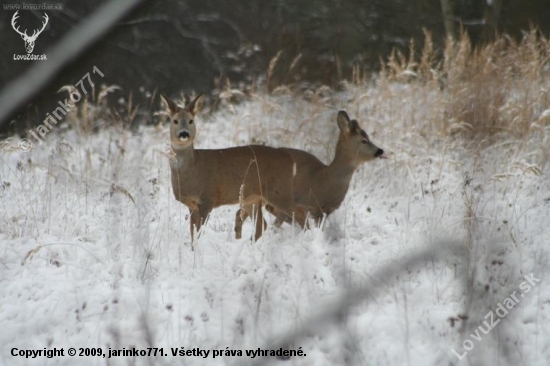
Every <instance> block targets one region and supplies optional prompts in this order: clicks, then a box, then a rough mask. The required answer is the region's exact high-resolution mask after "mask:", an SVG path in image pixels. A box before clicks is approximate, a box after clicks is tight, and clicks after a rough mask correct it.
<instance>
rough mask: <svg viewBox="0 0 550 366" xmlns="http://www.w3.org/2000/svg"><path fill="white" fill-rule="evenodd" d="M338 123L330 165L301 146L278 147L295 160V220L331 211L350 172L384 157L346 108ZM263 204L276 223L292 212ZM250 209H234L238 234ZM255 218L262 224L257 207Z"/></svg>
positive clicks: (346, 185) (343, 194) (287, 218)
mask: <svg viewBox="0 0 550 366" xmlns="http://www.w3.org/2000/svg"><path fill="white" fill-rule="evenodd" d="M337 123H338V128H339V129H340V135H339V137H338V142H337V144H336V152H335V154H334V159H333V161H332V163H330V164H329V165H325V164H323V163H322V162H321V161H320V160H319V159H317V158H316V157H315V156H313V155H311V154H310V153H307V152H305V151H302V150H298V149H289V148H281V149H280V150H284V151H285V152H287V153H288V154H289V155H290V156H291V157H292V159H293V160H294V162H295V163H296V176H295V178H294V204H295V207H294V209H293V211H294V214H295V218H296V221H297V222H298V223H299V224H300V225H301V226H302V227H303V226H304V224H305V223H306V221H307V217H308V216H309V217H311V218H312V219H313V220H314V222H315V223H316V224H318V223H319V222H320V220H321V219H322V218H323V216H324V215H330V214H331V213H332V212H333V211H334V210H336V209H337V208H338V207H339V206H340V204H341V203H342V201H343V200H344V198H345V197H346V193H347V191H348V188H349V183H350V181H351V178H352V176H353V173H354V172H355V170H357V168H358V167H359V166H360V165H361V164H362V163H364V162H367V161H370V160H373V159H375V158H385V157H386V156H385V155H384V151H383V150H382V149H380V148H379V147H377V146H376V145H375V144H373V143H372V142H371V141H370V139H369V136H368V135H367V133H366V132H365V131H364V130H363V129H361V127H360V126H359V123H358V122H357V121H356V120H350V118H349V117H348V115H347V113H346V112H344V111H340V112H338V117H337ZM254 204H255V206H256V207H260V204H261V203H260V202H259V201H257V202H254ZM265 207H266V209H267V210H268V211H269V212H270V213H272V214H274V215H275V216H276V217H277V224H278V225H280V224H281V223H282V222H283V221H284V222H289V223H291V222H292V217H291V216H288V215H286V214H285V213H284V212H281V211H280V210H278V209H277V208H276V207H273V206H270V205H269V204H267V205H266V206H265ZM251 212H252V206H244V207H242V208H241V209H239V211H238V212H237V215H236V218H235V236H236V237H237V238H240V237H241V231H242V223H243V221H244V220H245V219H246V218H247V217H248V216H249V215H250V213H251ZM257 221H262V224H263V225H265V224H264V222H263V216H262V214H261V210H258V214H257ZM256 226H258V222H256Z"/></svg>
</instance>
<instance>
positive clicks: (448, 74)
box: [380, 30, 550, 144]
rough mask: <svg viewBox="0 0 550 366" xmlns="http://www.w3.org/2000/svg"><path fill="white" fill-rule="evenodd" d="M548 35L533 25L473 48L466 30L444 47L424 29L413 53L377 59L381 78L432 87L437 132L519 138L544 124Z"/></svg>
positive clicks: (548, 104) (547, 120) (548, 100)
mask: <svg viewBox="0 0 550 366" xmlns="http://www.w3.org/2000/svg"><path fill="white" fill-rule="evenodd" d="M549 71H550V40H549V39H547V38H545V37H544V36H541V35H540V34H539V33H538V32H537V31H536V30H532V31H530V32H529V33H526V34H525V37H524V38H523V39H522V40H521V41H520V42H516V41H515V40H513V39H512V38H510V37H508V36H505V35H504V36H500V37H499V38H497V39H496V40H495V41H494V42H493V43H490V44H487V45H485V46H481V47H478V48H473V47H472V44H471V42H470V39H469V37H468V35H467V34H466V33H463V34H462V35H461V37H460V39H459V40H458V41H457V42H456V43H453V42H452V41H449V42H448V43H447V45H446V47H445V49H444V50H442V51H439V50H436V49H434V47H433V42H432V40H431V36H430V34H429V33H426V40H425V43H424V48H423V50H422V52H421V53H420V55H419V56H417V55H416V53H415V47H414V45H413V44H411V47H410V53H409V55H403V54H401V53H399V52H393V53H392V54H391V55H390V57H389V58H388V60H387V62H384V63H383V65H382V71H381V73H380V82H381V84H382V85H383V84H387V83H390V82H402V83H408V84H418V85H419V86H421V87H422V88H423V89H428V90H429V91H430V92H431V93H433V98H435V99H437V100H438V103H440V104H441V107H442V112H443V115H442V118H438V120H437V121H433V123H434V124H436V125H437V129H438V130H439V132H441V133H445V134H446V135H448V136H455V135H457V134H459V135H460V136H462V137H464V138H465V141H473V142H475V143H476V144H478V143H480V142H484V143H489V144H491V143H494V142H496V141H499V140H503V139H509V138H511V139H522V140H525V139H526V138H528V137H529V135H530V133H532V132H534V131H537V130H540V129H543V128H546V127H548V126H549V125H550V114H549V112H548V110H549V108H550V91H549V89H548V87H549V81H550V74H549Z"/></svg>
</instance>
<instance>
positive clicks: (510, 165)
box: [0, 84, 550, 365]
mask: <svg viewBox="0 0 550 366" xmlns="http://www.w3.org/2000/svg"><path fill="white" fill-rule="evenodd" d="M407 88H408V86H407V85H399V84H396V85H392V86H390V87H389V89H388V91H387V94H385V95H381V94H377V93H378V89H377V88H375V87H372V88H371V89H366V90H365V89H360V88H355V87H349V88H348V90H347V91H345V92H341V93H340V94H335V95H332V96H331V97H325V96H323V95H315V94H312V95H309V96H307V95H306V97H307V98H306V99H307V100H308V101H306V99H302V98H294V97H291V96H288V95H279V96H264V95H256V96H255V97H254V98H252V99H251V100H250V101H247V102H244V103H242V104H239V105H232V106H231V108H227V110H222V111H219V112H216V113H214V114H212V115H211V116H210V117H203V118H198V119H197V128H198V142H197V147H198V148H221V147H229V146H235V145H242V144H246V143H249V142H250V141H256V142H266V143H267V144H269V145H273V146H290V147H297V148H303V149H306V150H308V151H310V152H312V153H314V154H315V155H317V156H318V157H319V158H320V159H321V160H323V161H325V162H328V161H329V160H330V158H331V156H332V151H333V149H334V145H335V138H336V136H337V135H336V134H337V128H336V111H337V110H338V109H346V110H347V111H348V113H349V114H350V116H351V117H352V118H357V119H358V120H359V123H360V124H361V126H362V127H363V128H364V129H365V130H366V131H367V132H368V133H369V135H370V138H371V140H372V141H373V142H374V143H375V144H377V145H378V146H380V147H382V148H384V150H386V151H388V152H390V159H387V160H376V161H373V162H370V163H368V164H365V165H364V166H362V167H361V168H360V169H359V170H358V171H357V172H356V174H355V176H354V178H353V180H352V184H351V186H350V190H349V192H348V194H347V196H346V199H345V201H344V202H343V203H342V206H341V207H340V208H339V209H338V210H337V211H335V212H334V213H333V214H332V215H331V216H330V217H329V218H328V219H327V220H326V222H325V225H324V226H323V227H322V228H314V229H311V230H307V231H302V230H300V229H299V228H297V227H291V226H289V225H283V226H282V227H281V228H275V227H274V226H272V225H270V226H269V228H268V230H267V232H265V233H264V235H263V237H262V238H261V239H260V240H259V241H258V242H256V243H253V242H251V240H250V237H251V236H252V231H253V230H252V229H253V225H252V223H251V222H250V221H248V222H247V223H246V224H245V227H244V228H243V239H241V240H236V239H235V238H234V233H233V225H234V218H235V212H236V210H237V207H236V206H224V207H220V208H217V209H215V210H214V211H213V213H212V216H211V218H210V220H209V222H208V223H207V225H205V227H204V229H203V231H202V234H201V236H200V238H199V239H198V245H197V250H196V251H194V252H193V251H191V247H190V235H189V227H188V225H189V224H188V210H187V208H186V207H185V206H183V205H182V204H181V203H179V202H177V201H176V200H175V199H174V197H173V194H172V191H171V185H170V171H169V166H168V160H167V158H166V152H167V148H168V128H167V127H165V126H161V127H141V128H140V129H139V131H137V132H134V133H132V132H129V131H123V130H121V129H119V128H116V127H110V128H105V129H104V130H102V131H101V132H99V133H97V134H91V135H85V134H82V133H78V132H77V131H75V130H74V129H72V130H68V131H61V129H59V130H57V131H52V132H50V133H49V134H48V135H47V136H46V138H45V141H44V144H43V145H36V146H35V148H34V149H33V150H32V151H31V152H28V153H22V152H17V151H13V150H11V151H5V152H3V153H2V155H1V156H0V159H1V165H0V245H1V246H0V248H1V249H2V251H1V252H0V325H1V327H2V332H0V345H1V346H0V364H6V365H73V364H81V365H100V364H101V365H102V364H109V365H126V364H136V365H145V364H156V365H173V364H185V365H227V364H228V365H244V364H250V362H251V359H250V358H247V357H245V356H243V357H237V356H220V357H216V358H212V357H211V356H210V357H209V358H207V359H205V358H201V357H193V356H182V357H180V356H177V357H173V356H172V354H171V347H174V348H180V347H184V348H185V349H186V350H190V349H193V348H200V349H202V350H221V351H225V350H226V348H228V349H230V350H242V351H243V353H244V351H245V350H256V349H258V348H262V349H263V348H265V347H267V345H268V344H270V342H271V341H272V340H273V337H274V336H275V335H280V334H286V333H287V332H292V331H296V330H299V329H300V328H301V327H302V326H303V325H304V324H306V323H307V322H308V321H309V319H310V317H311V316H313V315H315V314H320V313H323V310H324V309H325V306H328V305H329V304H334V302H335V301H338V299H340V298H341V297H342V296H344V298H345V297H346V296H347V295H346V290H347V289H352V288H355V287H356V286H359V287H361V286H365V285H366V284H368V286H367V289H369V291H367V293H366V294H365V297H364V299H363V301H360V302H359V303H357V304H355V305H353V306H352V307H351V308H350V309H349V310H348V311H344V314H345V316H342V317H341V318H340V321H337V322H331V321H330V319H328V318H323V317H321V318H320V319H317V320H316V321H315V322H314V323H318V324H319V325H320V326H324V327H320V328H319V329H317V330H315V329H313V330H311V331H308V332H306V335H305V337H304V338H303V339H301V340H297V341H295V342H294V343H292V344H290V345H289V347H288V348H290V349H298V347H302V348H301V349H302V350H303V351H304V353H305V354H306V356H304V357H293V358H292V359H291V360H290V361H288V362H286V363H284V364H288V365H370V364H382V365H406V364H412V365H419V364H422V365H440V364H453V365H454V364H461V365H477V364H484V365H492V364H518V363H521V364H526V365H545V364H547V363H548V360H549V359H550V331H549V330H548V329H550V327H548V326H547V325H548V319H549V316H550V306H548V304H549V303H550V281H549V277H548V270H547V268H549V266H548V261H549V254H550V253H549V246H548V244H549V243H550V227H549V225H548V222H549V218H550V180H548V178H547V176H546V175H547V169H548V162H547V161H546V160H545V157H547V156H548V155H547V152H548V148H547V147H546V155H545V152H544V148H543V147H544V146H549V143H550V141H549V136H550V135H549V133H548V132H549V131H548V128H546V130H544V129H542V132H541V131H537V133H534V134H533V136H530V139H529V142H528V143H522V142H517V143H516V142H510V143H501V144H495V145H493V146H492V147H487V148H482V149H481V150H480V151H478V152H474V151H472V150H471V149H470V148H467V147H465V146H466V145H464V144H463V143H462V142H461V141H460V140H459V139H458V138H447V137H445V136H444V134H443V133H441V132H440V131H438V129H437V126H436V125H435V124H434V121H436V120H437V119H438V118H443V117H442V115H443V113H441V114H440V115H437V114H436V115H433V111H434V109H435V110H437V107H435V106H434V105H430V104H429V103H430V96H429V95H424V96H418V95H415V93H413V92H411V91H410V90H407ZM422 98H424V99H422ZM419 101H422V103H419ZM537 169H538V170H537ZM266 216H267V215H266ZM269 220H270V222H272V221H273V219H272V218H270V219H269ZM456 247H459V248H462V249H463V250H464V253H466V256H465V257H462V256H460V255H459V254H456V252H453V253H454V254H453V253H451V252H447V249H449V248H456ZM421 251H430V252H433V253H436V254H439V256H436V259H433V260H428V261H426V262H422V263H419V264H417V265H415V266H413V265H410V266H405V265H402V263H405V262H404V261H405V260H406V259H407V258H410V257H412V256H414V255H415V254H416V253H419V252H421ZM388 269H389V270H390V272H388ZM382 273H391V275H387V276H383V277H380V276H381V274H382ZM530 273H533V274H534V276H535V277H536V278H538V279H540V282H539V283H538V284H537V286H536V287H534V288H533V289H532V290H531V291H530V292H528V293H525V294H524V295H525V296H524V297H522V298H521V301H520V303H519V304H518V305H516V307H514V309H513V310H511V311H510V313H509V314H508V315H507V316H506V317H505V318H503V319H502V320H501V322H500V323H499V324H498V325H496V326H495V328H494V329H493V330H491V332H490V333H489V334H487V335H482V340H481V341H476V340H473V339H472V338H471V337H470V334H471V333H474V335H475V330H476V329H477V328H478V326H480V325H481V326H482V325H483V321H484V320H486V319H485V318H484V317H485V315H486V314H487V313H488V312H489V311H491V310H492V311H494V310H495V309H496V307H497V304H498V303H499V302H502V301H503V300H504V299H505V298H506V297H508V296H510V294H511V293H512V292H513V291H517V292H518V293H519V291H520V290H519V284H520V283H521V282H522V281H523V280H524V279H523V277H524V275H526V274H530ZM460 316H467V319H466V320H465V319H459V317H460ZM451 318H455V319H456V321H454V325H452V324H451V323H452V321H451V320H450V319H451ZM467 339H470V340H472V342H473V344H474V348H473V349H472V350H471V351H469V352H468V356H467V357H466V358H464V359H463V360H462V361H460V362H459V360H458V358H456V357H455V355H454V354H453V353H452V352H451V350H452V349H455V350H456V351H457V353H459V354H461V353H463V352H464V348H463V342H464V341H465V340H467ZM45 347H46V348H48V349H50V348H54V347H56V348H58V349H59V348H64V349H65V356H64V357H54V358H45V357H38V358H28V359H26V358H24V357H13V356H12V355H11V352H12V349H13V348H18V349H23V350H31V349H34V350H40V349H44V348H45ZM69 347H74V348H76V349H77V350H78V348H80V347H88V348H97V347H101V348H102V349H103V352H105V351H107V350H108V349H109V348H112V349H123V348H125V349H131V348H132V347H136V348H138V349H146V348H147V347H163V349H164V353H166V354H167V356H164V357H160V356H157V357H151V358H147V357H136V358H133V357H116V358H111V359H102V358H100V357H78V356H75V357H70V356H67V355H66V353H67V350H68V348H69ZM180 349H181V348H180ZM271 361H272V363H274V364H278V363H283V361H280V360H275V359H272V360H271Z"/></svg>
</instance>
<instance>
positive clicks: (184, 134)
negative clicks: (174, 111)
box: [179, 131, 189, 139]
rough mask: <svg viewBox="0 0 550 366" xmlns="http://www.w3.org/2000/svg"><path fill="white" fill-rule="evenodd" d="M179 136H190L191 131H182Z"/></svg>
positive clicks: (184, 137)
mask: <svg viewBox="0 0 550 366" xmlns="http://www.w3.org/2000/svg"><path fill="white" fill-rule="evenodd" d="M179 137H181V138H182V139H187V138H189V132H187V131H181V132H180V135H179Z"/></svg>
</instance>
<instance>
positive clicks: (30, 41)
mask: <svg viewBox="0 0 550 366" xmlns="http://www.w3.org/2000/svg"><path fill="white" fill-rule="evenodd" d="M18 12H19V10H17V11H16V12H15V14H13V18H11V26H12V28H13V30H14V31H16V32H17V33H19V34H20V35H21V38H23V41H25V49H26V50H27V53H32V50H33V49H34V42H36V39H37V38H38V36H39V35H40V33H42V31H43V30H44V28H46V25H47V24H48V20H49V18H48V14H46V13H44V19H45V21H44V22H42V29H40V30H38V29H35V30H34V32H33V34H32V36H29V35H28V34H27V30H26V29H25V32H21V31H20V30H19V26H16V24H15V21H16V20H17V18H19V15H17V13H18Z"/></svg>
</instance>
